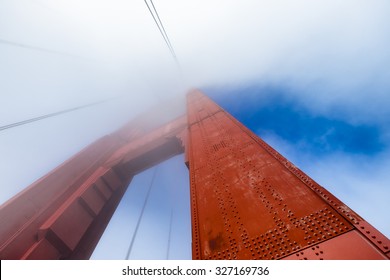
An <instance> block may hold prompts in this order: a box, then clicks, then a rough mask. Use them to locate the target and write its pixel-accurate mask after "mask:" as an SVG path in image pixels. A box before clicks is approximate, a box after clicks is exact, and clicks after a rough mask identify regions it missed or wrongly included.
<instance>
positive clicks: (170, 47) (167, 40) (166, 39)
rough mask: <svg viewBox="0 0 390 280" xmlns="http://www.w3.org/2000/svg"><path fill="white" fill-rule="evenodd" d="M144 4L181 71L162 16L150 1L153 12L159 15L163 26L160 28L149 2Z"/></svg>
mask: <svg viewBox="0 0 390 280" xmlns="http://www.w3.org/2000/svg"><path fill="white" fill-rule="evenodd" d="M144 2H145V4H146V6H147V7H148V10H149V12H150V14H151V15H152V17H153V20H154V22H155V23H156V25H157V28H158V30H159V31H160V34H161V36H162V37H163V39H164V41H165V44H166V45H167V47H168V49H169V50H170V52H171V54H172V57H173V59H174V60H175V62H176V64H177V66H178V67H179V69H181V67H180V63H179V61H178V59H177V57H176V54H175V51H174V50H173V47H172V45H171V42H170V41H169V37H168V35H167V33H166V32H165V28H164V26H163V24H162V21H161V20H160V16H159V15H158V12H157V10H156V7H155V6H154V4H153V2H152V1H150V2H151V3H152V6H153V10H154V11H155V12H156V15H157V18H158V21H159V22H160V24H161V27H160V25H159V24H158V22H157V19H156V17H155V15H154V14H153V12H152V10H151V9H150V6H149V4H148V2H147V1H146V0H144Z"/></svg>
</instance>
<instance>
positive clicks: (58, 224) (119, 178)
mask: <svg viewBox="0 0 390 280" xmlns="http://www.w3.org/2000/svg"><path fill="white" fill-rule="evenodd" d="M183 151H185V155H186V164H187V166H188V168H189V171H190V188H191V219H192V253H193V259H388V258H389V255H390V253H389V240H388V239H387V238H386V237H385V236H384V235H382V234H381V233H379V232H378V231H377V230H376V229H375V228H373V227H372V226H371V225H369V224H368V223H367V222H366V221H364V220H363V219H362V218H361V217H360V216H358V215H357V214H356V213H355V212H353V211H352V210H351V209H349V208H348V207H347V206H345V205H344V204H343V203H342V202H341V201H339V200H338V199H337V198H335V197H334V196H333V195H332V194H330V193H329V192H328V191H326V190H325V189H324V188H322V187H321V186H319V185H318V184H317V183H316V182H314V181H313V180H312V179H310V178H309V177H308V176H307V175H305V174H304V173H303V172H302V171H300V170H299V169H298V168H296V167H295V166H294V165H293V164H291V163H290V162H289V161H288V160H286V159H285V158H284V157H282V156H281V155H280V154H279V153H278V152H276V151H275V150H273V149H272V148H271V147H270V146H268V145H267V144H266V143H265V142H263V141H262V140H261V139H260V138H258V137H257V136H256V135H255V134H253V133H252V132H251V131H249V130H248V129H247V128H246V127H244V126H243V125H242V124H240V123H239V122H238V121H237V120H235V119H234V118H233V117H232V116H230V115H229V114H227V113H226V112H225V111H224V110H223V109H222V108H220V107H219V106H218V105H216V104H215V103H214V102H213V101H211V100H210V99H209V98H208V97H206V96H205V95H204V94H202V93H201V92H199V91H192V92H190V93H189V94H188V96H187V116H183V117H180V118H177V119H175V120H173V121H171V122H170V123H168V124H165V125H163V126H161V127H157V128H155V127H153V126H151V127H149V128H147V126H145V124H144V123H142V124H141V123H140V120H138V121H133V122H130V123H129V124H128V125H126V126H125V127H123V128H121V129H120V130H118V131H116V132H114V133H112V134H111V135H108V136H105V137H104V138H102V139H100V140H98V141H96V142H95V143H93V144H91V145H90V146H89V147H87V148H86V149H84V150H83V151H81V152H80V153H79V154H77V155H75V156H74V157H73V158H71V159H70V160H69V161H67V162H65V163H64V164H63V165H61V166H59V167H58V168H56V169H55V170H53V171H52V172H51V173H49V174H48V175H46V176H45V177H43V178H42V179H40V180H39V181H37V182H36V183H34V184H33V185H31V186H30V187H29V188H27V189H26V190H25V191H23V192H22V193H20V194H19V195H17V196H16V197H15V198H13V199H11V200H10V201H9V202H7V203H6V204H5V205H4V206H3V207H2V208H1V210H0V223H1V228H0V257H1V259H86V258H89V256H90V255H91V253H92V252H93V249H94V248H95V246H96V244H97V242H98V240H99V238H100V236H101V234H102V233H103V231H104V229H105V227H106V225H107V223H108V221H109V219H110V217H111V216H112V214H113V213H114V211H115V209H116V207H117V205H118V203H119V201H120V199H121V197H122V196H123V194H124V192H125V191H126V188H127V186H128V184H129V183H130V181H131V179H132V177H133V176H134V175H135V174H137V173H138V172H140V171H142V170H144V169H146V168H148V167H150V166H153V165H154V164H156V163H159V162H161V161H163V160H165V159H167V158H169V157H171V156H174V155H176V154H179V153H182V152H183Z"/></svg>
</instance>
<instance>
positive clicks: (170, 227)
mask: <svg viewBox="0 0 390 280" xmlns="http://www.w3.org/2000/svg"><path fill="white" fill-rule="evenodd" d="M172 220H173V210H172V209H171V217H170V220H169V232H168V246H167V260H169V250H170V248H171V235H172Z"/></svg>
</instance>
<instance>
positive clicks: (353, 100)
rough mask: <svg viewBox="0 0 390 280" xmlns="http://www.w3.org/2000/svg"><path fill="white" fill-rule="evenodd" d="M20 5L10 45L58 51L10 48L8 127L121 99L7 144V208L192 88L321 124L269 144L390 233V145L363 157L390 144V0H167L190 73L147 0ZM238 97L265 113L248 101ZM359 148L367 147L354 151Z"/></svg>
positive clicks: (273, 136)
mask: <svg viewBox="0 0 390 280" xmlns="http://www.w3.org/2000/svg"><path fill="white" fill-rule="evenodd" d="M21 3H22V2H19V1H2V2H1V4H0V5H1V7H0V26H3V27H4V28H1V30H0V39H4V40H9V41H15V42H19V43H22V44H24V45H28V46H32V47H40V48H44V49H48V50H52V51H54V52H58V53H57V54H55V53H53V52H44V51H39V50H33V49H28V48H25V47H16V46H10V45H6V44H0V50H1V52H0V56H1V61H2V63H1V66H0V77H1V78H0V79H1V83H0V97H1V98H2V99H1V101H2V106H1V109H0V122H1V125H5V124H8V123H12V122H16V121H20V120H24V119H26V118H31V117H36V116H39V115H43V114H48V113H52V112H56V111H59V110H64V109H68V108H72V107H75V106H79V105H83V104H86V103H90V102H95V101H99V100H103V99H106V98H111V97H114V96H120V98H118V99H116V100H115V101H112V102H109V103H107V104H105V105H104V106H103V105H102V106H98V107H94V108H89V109H88V110H85V111H79V112H74V113H72V114H69V115H66V116H65V115H64V116H62V117H60V118H56V119H52V120H50V121H49V120H47V121H42V122H41V123H34V124H31V125H26V126H24V127H23V128H15V129H14V130H12V131H11V130H9V131H7V132H6V133H2V134H0V150H1V151H0V154H1V155H2V157H1V159H0V169H1V170H2V176H1V178H0V180H1V181H0V185H1V186H6V187H5V188H3V189H2V191H1V198H0V202H2V201H4V200H5V199H6V198H9V197H10V196H11V195H12V194H14V193H16V192H17V191H18V190H21V189H23V188H24V187H25V186H27V185H29V184H30V183H32V182H33V181H34V180H35V179H38V178H39V177H40V176H42V175H44V174H46V173H47V172H48V171H50V170H51V169H52V168H53V167H54V166H57V165H58V164H59V163H61V162H62V161H64V160H66V159H67V158H69V157H70V156H71V155H73V154H74V153H75V152H77V151H78V150H80V149H81V148H82V147H84V146H86V145H87V144H89V143H90V142H92V141H93V140H95V139H96V138H98V137H100V136H102V135H104V134H106V133H109V132H111V131H113V130H115V129H116V128H118V127H119V126H120V125H121V124H123V123H125V122H126V121H127V120H129V119H131V118H133V117H134V116H135V115H136V114H137V113H139V112H142V111H144V110H146V109H147V108H150V107H152V106H153V105H156V104H157V105H158V104H163V101H164V100H173V99H178V98H181V99H180V102H183V103H184V100H183V96H184V94H185V93H186V90H187V89H188V88H190V87H201V88H205V89H210V88H214V89H218V90H219V91H220V92H223V93H222V94H221V95H220V96H221V97H220V98H221V99H228V100H229V98H230V100H231V101H233V100H234V101H233V102H232V103H234V104H230V105H229V106H230V108H229V110H233V111H234V110H235V106H236V108H237V110H242V109H243V108H244V109H245V106H249V105H252V106H258V108H260V109H264V108H265V107H266V106H265V105H267V104H269V103H270V102H271V101H278V100H283V101H285V102H286V103H285V105H287V104H288V106H289V108H283V109H284V110H282V111H280V113H281V114H286V112H290V116H291V117H298V119H297V120H299V117H300V116H301V114H302V112H304V113H305V114H306V115H305V116H306V117H307V116H310V117H311V118H312V120H313V121H314V120H317V121H321V120H322V125H323V126H322V128H323V130H318V131H317V130H316V129H315V128H313V126H311V127H310V129H309V130H310V131H307V128H306V131H304V130H305V126H306V125H307V124H308V123H307V122H306V123H305V122H303V121H302V122H301V123H300V125H301V128H302V129H303V130H302V132H301V133H300V136H299V135H298V136H295V137H298V138H297V141H291V137H292V135H288V134H283V131H281V130H278V128H277V127H274V126H272V125H274V124H275V123H276V122H274V123H268V124H267V123H266V122H265V124H267V129H266V130H265V129H264V127H263V129H262V130H261V131H260V130H259V131H257V132H261V133H260V134H261V135H262V136H263V137H265V138H266V140H267V139H268V140H269V141H270V142H271V143H273V144H275V145H276V147H277V148H278V149H280V150H281V151H282V154H283V153H284V151H287V153H289V154H290V155H291V156H288V158H290V159H292V161H293V162H297V164H298V165H300V166H301V167H302V169H304V171H306V172H308V173H309V175H311V176H313V178H314V179H316V180H317V181H318V182H319V183H320V184H323V185H325V187H329V186H332V185H334V186H335V188H334V189H332V191H334V192H335V193H336V195H338V194H339V193H340V196H341V198H342V200H343V201H345V202H346V203H347V204H348V205H350V206H351V208H352V209H354V210H356V211H357V212H358V213H360V212H365V213H369V215H370V216H371V219H372V221H374V220H378V222H375V223H374V222H373V224H374V225H378V226H377V227H378V228H379V229H382V230H383V231H384V232H385V233H386V232H387V235H389V229H388V227H387V226H381V225H380V224H381V223H383V218H382V216H381V215H378V213H380V212H381V209H385V208H384V207H386V206H383V205H387V204H386V201H384V199H385V197H388V191H387V187H386V185H388V182H390V180H389V179H390V178H389V177H388V175H387V173H386V170H385V169H386V167H388V166H389V164H390V163H389V162H388V160H387V158H388V157H386V156H387V155H388V147H387V146H386V147H384V148H383V149H379V150H376V151H374V152H373V151H372V150H371V152H372V153H371V155H367V151H364V150H370V148H372V147H378V146H379V145H380V144H381V143H382V144H383V143H388V140H389V139H390V130H389V128H388V123H389V119H390V111H389V110H388V108H389V107H390V95H389V94H388V91H389V88H390V68H389V65H390V51H389V48H388V46H389V45H390V37H389V36H388V34H390V30H389V29H390V24H389V18H388V14H389V10H390V3H389V2H388V1H384V0H383V1H381V0H374V1H364V0H355V1H353V0H343V1H336V0H328V1H322V0H320V1H315V2H314V1H309V0H297V1H281V0H278V1H271V0H262V1H258V0H242V1H226V0H197V1H180V0H165V1H155V5H156V8H157V9H158V11H159V14H160V17H161V19H162V20H163V22H164V26H165V28H166V30H167V33H168V35H169V36H170V40H171V42H172V45H173V47H174V49H175V52H176V54H177V57H178V59H179V61H180V64H181V68H182V72H181V73H180V70H178V68H177V66H176V65H175V63H174V60H173V59H172V57H171V56H170V53H169V50H168V49H167V47H166V46H165V43H164V41H163V40H162V38H161V36H160V34H159V32H158V30H157V28H156V26H155V25H154V22H153V20H152V18H151V17H150V15H149V14H148V10H147V8H146V7H145V6H144V3H143V1H127V0H111V1H107V0H98V1H96V0H95V1H92V0H82V1H80V0H67V1H44V0H39V1H38V0H34V1H23V4H21ZM61 53H63V54H61ZM264 87H265V88H267V89H268V91H257V89H259V88H264ZM238 88H239V89H243V88H246V90H247V91H248V92H252V94H253V95H254V98H255V99H250V98H248V100H255V101H256V102H252V104H249V105H248V103H245V98H243V97H242V96H241V94H242V90H237V89H238ZM270 89H272V90H270ZM247 97H248V95H247ZM183 103H182V104H183ZM275 109H277V108H275ZM286 109H290V111H287V110H286ZM278 110H281V108H279V109H278ZM248 111H249V110H248ZM177 112H178V114H179V113H180V110H178V111H177ZM253 112H254V113H253V114H254V115H253V116H252V117H256V115H255V111H253ZM263 113H264V111H263ZM271 113H272V112H271V111H269V112H268V113H267V114H264V115H262V117H263V119H264V118H269V117H270V116H271ZM285 116H286V115H285ZM305 119H306V118H305ZM332 121H333V123H332ZM334 121H335V122H334ZM335 124H336V125H335ZM340 131H344V135H341V134H340ZM357 131H361V132H362V135H361V136H356V135H357V134H356V132H357ZM310 133H311V134H310ZM352 135H355V136H356V137H357V138H356V137H355V138H351V137H352ZM340 136H343V137H344V136H347V138H341V139H340ZM332 137H333V138H332ZM359 137H360V138H364V139H365V142H362V143H366V144H369V145H368V148H364V147H361V146H357V147H355V148H354V149H352V151H351V150H346V149H345V148H346V147H347V146H349V144H348V143H349V142H348V141H350V140H351V139H352V140H354V141H355V140H356V139H358V138H359ZM367 137H368V138H367ZM310 138H313V140H316V141H317V143H316V145H317V144H318V143H320V144H321V143H322V144H324V145H325V144H326V145H330V146H326V145H325V147H327V148H326V149H325V151H326V153H322V154H321V156H320V157H318V154H317V155H313V154H311V153H309V152H313V145H314V144H313V142H312V141H310ZM368 140H369V141H368ZM321 141H322V142H321ZM340 141H341V143H344V144H343V146H342V147H341V148H338V149H336V150H337V151H334V148H335V147H334V145H335V143H337V142H339V143H340ZM343 141H344V142H343ZM355 142H356V141H355ZM332 145H333V146H332ZM305 147H306V148H307V147H311V149H306V150H305V149H304V148H305ZM358 150H360V151H363V152H362V153H360V155H358V153H359V152H358ZM316 152H318V151H316ZM352 152H353V153H352ZM289 154H288V155H289ZM37 159H39V160H37ZM21 172H22V173H23V176H19V175H20V174H21ZM340 185H342V187H340ZM349 190H351V191H349ZM344 194H347V195H346V196H344ZM349 199H353V200H351V201H350V200H349ZM355 199H356V203H355ZM359 199H361V200H359ZM359 201H360V202H359ZM361 201H364V203H361ZM373 201H376V202H375V203H373ZM371 205H373V207H372V208H370V207H371ZM359 207H360V208H359ZM379 207H381V208H379ZM360 209H361V211H360ZM370 209H371V210H370ZM384 212H385V211H382V213H384ZM387 212H389V211H387ZM363 216H364V215H363ZM379 220H382V221H379ZM370 221H371V220H370Z"/></svg>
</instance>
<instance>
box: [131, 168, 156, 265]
mask: <svg viewBox="0 0 390 280" xmlns="http://www.w3.org/2000/svg"><path fill="white" fill-rule="evenodd" d="M157 169H158V166H156V168H155V169H154V172H153V177H152V180H151V181H150V185H149V189H148V192H147V194H146V197H145V201H144V204H143V205H142V209H141V214H140V215H139V217H138V221H137V225H136V226H135V231H134V234H133V237H132V238H131V242H130V245H129V249H128V250H127V253H126V260H128V259H129V257H130V254H131V251H132V249H133V245H134V241H135V238H136V237H137V234H138V229H139V225H140V224H141V220H142V217H143V215H144V211H145V207H146V204H147V202H148V200H149V195H150V191H151V189H152V186H153V183H154V179H155V178H156V173H157Z"/></svg>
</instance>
